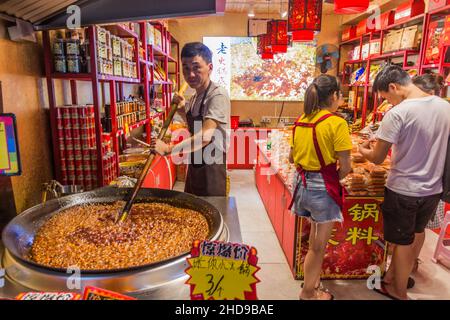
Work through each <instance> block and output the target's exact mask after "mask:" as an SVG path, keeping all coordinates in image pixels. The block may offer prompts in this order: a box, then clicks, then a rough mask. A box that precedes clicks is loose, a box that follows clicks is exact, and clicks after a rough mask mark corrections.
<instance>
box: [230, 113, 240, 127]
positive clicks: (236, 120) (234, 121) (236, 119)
mask: <svg viewBox="0 0 450 320" xmlns="http://www.w3.org/2000/svg"><path fill="white" fill-rule="evenodd" d="M239 118H240V117H239V116H231V129H233V130H235V129H237V128H239Z"/></svg>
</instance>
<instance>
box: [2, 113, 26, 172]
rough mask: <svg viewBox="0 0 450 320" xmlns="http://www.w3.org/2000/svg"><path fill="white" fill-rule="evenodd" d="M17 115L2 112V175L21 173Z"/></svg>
mask: <svg viewBox="0 0 450 320" xmlns="http://www.w3.org/2000/svg"><path fill="white" fill-rule="evenodd" d="M20 172H21V169H20V157H19V147H18V143H17V130H16V117H15V116H14V115H13V114H11V113H0V176H15V175H20Z"/></svg>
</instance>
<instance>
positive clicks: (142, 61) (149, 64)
mask: <svg viewBox="0 0 450 320" xmlns="http://www.w3.org/2000/svg"><path fill="white" fill-rule="evenodd" d="M139 62H140V63H142V64H146V65H148V66H149V67H153V65H154V64H153V62H150V61H147V60H144V59H139Z"/></svg>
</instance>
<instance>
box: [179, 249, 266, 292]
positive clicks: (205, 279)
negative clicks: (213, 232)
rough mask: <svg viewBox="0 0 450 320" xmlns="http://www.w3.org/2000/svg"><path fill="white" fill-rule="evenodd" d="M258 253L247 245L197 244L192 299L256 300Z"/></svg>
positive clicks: (192, 265) (192, 268)
mask: <svg viewBox="0 0 450 320" xmlns="http://www.w3.org/2000/svg"><path fill="white" fill-rule="evenodd" d="M256 254H257V252H256V249H255V248H253V247H249V246H247V245H243V244H235V243H225V242H218V241H202V242H200V241H196V242H194V245H193V248H192V251H191V258H188V259H187V261H188V264H189V267H188V268H187V269H186V273H187V274H188V275H189V276H190V278H189V279H188V281H186V283H187V284H189V285H190V286H191V299H192V300H256V299H257V297H256V283H258V282H259V280H258V279H257V278H256V277H255V273H256V272H257V271H258V270H259V268H258V267H257V265H256V264H257V262H258V258H257V255H256Z"/></svg>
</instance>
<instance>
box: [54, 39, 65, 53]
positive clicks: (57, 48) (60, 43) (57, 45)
mask: <svg viewBox="0 0 450 320" xmlns="http://www.w3.org/2000/svg"><path fill="white" fill-rule="evenodd" d="M53 54H54V55H64V39H56V40H55V41H54V42H53Z"/></svg>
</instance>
